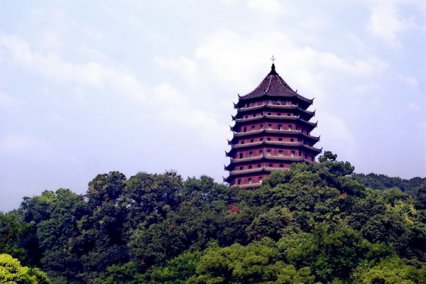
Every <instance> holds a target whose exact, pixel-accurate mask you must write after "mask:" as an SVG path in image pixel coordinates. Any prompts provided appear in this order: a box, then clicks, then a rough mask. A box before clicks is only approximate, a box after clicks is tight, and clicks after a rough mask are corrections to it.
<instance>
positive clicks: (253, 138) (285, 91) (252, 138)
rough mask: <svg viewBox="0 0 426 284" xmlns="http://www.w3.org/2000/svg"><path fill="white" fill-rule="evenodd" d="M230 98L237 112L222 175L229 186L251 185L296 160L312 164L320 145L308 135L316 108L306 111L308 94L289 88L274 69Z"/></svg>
mask: <svg viewBox="0 0 426 284" xmlns="http://www.w3.org/2000/svg"><path fill="white" fill-rule="evenodd" d="M238 98H239V100H238V103H236V104H235V103H234V108H236V109H237V114H236V115H235V116H232V120H233V121H234V122H235V124H234V126H231V130H232V132H233V138H232V140H230V141H228V144H229V145H230V146H231V150H230V151H229V152H226V155H227V156H228V157H229V158H230V163H229V165H227V166H225V170H227V171H229V176H228V177H226V178H224V181H226V182H228V183H229V184H230V185H231V186H238V187H241V188H256V187H259V186H260V185H261V184H262V180H263V179H264V178H265V177H266V176H268V175H269V174H270V173H271V172H272V171H274V170H286V169H289V168H290V167H291V165H292V164H293V163H296V162H307V163H312V162H314V161H315V156H316V155H318V154H319V153H320V152H321V149H318V148H315V147H314V145H315V143H317V142H318V141H319V137H314V136H311V135H310V133H311V131H312V130H313V129H314V128H315V127H316V126H317V122H315V123H313V122H310V119H311V118H312V117H313V116H314V115H315V111H309V110H307V109H308V107H309V106H310V105H311V104H312V102H313V99H307V98H305V97H303V96H301V95H299V94H298V93H297V90H296V91H294V90H293V89H292V88H291V87H290V86H289V85H288V84H287V83H286V82H285V81H284V80H283V78H281V76H280V75H278V73H277V72H276V70H275V65H274V63H272V67H271V72H269V74H268V75H267V76H266V78H265V79H263V81H262V82H261V83H260V85H259V86H258V87H257V88H256V89H255V90H254V91H252V92H251V93H248V94H247V95H245V96H240V95H238Z"/></svg>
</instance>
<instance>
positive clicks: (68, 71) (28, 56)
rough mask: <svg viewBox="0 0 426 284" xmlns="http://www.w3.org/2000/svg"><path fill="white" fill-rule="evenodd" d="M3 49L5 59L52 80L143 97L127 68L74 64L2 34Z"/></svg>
mask: <svg viewBox="0 0 426 284" xmlns="http://www.w3.org/2000/svg"><path fill="white" fill-rule="evenodd" d="M0 50H1V51H2V53H4V54H5V57H6V58H8V59H6V60H11V61H13V62H14V63H19V64H22V65H24V66H26V67H27V68H29V69H31V70H34V71H35V72H39V73H41V74H43V75H44V76H46V77H47V78H48V79H50V80H53V81H59V82H65V83H77V84H84V85H89V86H92V87H95V88H110V87H112V88H114V89H115V90H118V91H120V92H121V93H125V94H126V93H127V94H128V95H132V96H142V95H143V94H144V91H143V89H144V88H143V86H142V85H141V84H140V82H138V80H137V79H136V78H135V77H133V76H132V75H131V74H129V73H128V72H126V71H125V70H121V69H119V68H113V67H109V66H105V65H103V64H102V63H99V62H93V61H91V62H86V63H71V62H67V61H65V60H63V59H62V58H60V57H59V56H58V55H56V54H53V53H49V52H41V51H35V50H34V49H32V48H31V46H30V45H29V44H28V43H27V42H26V41H24V40H22V39H20V38H18V37H15V36H8V35H0Z"/></svg>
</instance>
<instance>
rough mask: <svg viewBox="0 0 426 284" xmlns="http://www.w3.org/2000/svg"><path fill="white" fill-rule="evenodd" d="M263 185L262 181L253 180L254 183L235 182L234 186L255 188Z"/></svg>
mask: <svg viewBox="0 0 426 284" xmlns="http://www.w3.org/2000/svg"><path fill="white" fill-rule="evenodd" d="M261 185H262V183H261V182H252V183H246V184H234V185H232V187H239V188H245V189H247V188H255V187H260V186H261Z"/></svg>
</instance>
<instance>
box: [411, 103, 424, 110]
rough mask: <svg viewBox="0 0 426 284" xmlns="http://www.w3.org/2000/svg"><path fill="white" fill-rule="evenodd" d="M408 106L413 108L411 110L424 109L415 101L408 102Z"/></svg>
mask: <svg viewBox="0 0 426 284" xmlns="http://www.w3.org/2000/svg"><path fill="white" fill-rule="evenodd" d="M408 108H409V109H411V110H415V111H417V110H421V109H422V108H421V107H420V106H419V105H418V104H416V103H413V102H410V103H409V104H408Z"/></svg>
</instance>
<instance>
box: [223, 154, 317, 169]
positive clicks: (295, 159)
mask: <svg viewBox="0 0 426 284" xmlns="http://www.w3.org/2000/svg"><path fill="white" fill-rule="evenodd" d="M260 160H266V161H268V160H273V161H283V162H284V161H285V162H307V163H312V161H310V160H308V159H306V158H303V157H301V156H285V155H271V154H266V155H263V154H261V155H258V156H253V157H247V158H235V159H232V158H231V162H230V164H229V165H227V166H224V169H225V170H227V171H231V170H232V168H233V166H234V165H237V164H242V163H247V162H254V161H260Z"/></svg>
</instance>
